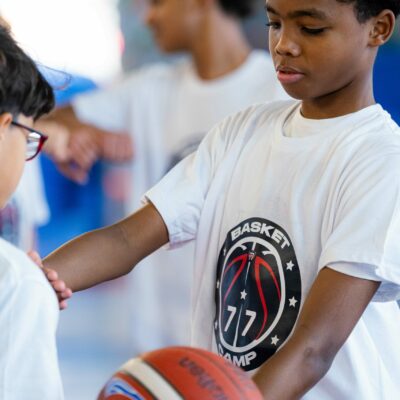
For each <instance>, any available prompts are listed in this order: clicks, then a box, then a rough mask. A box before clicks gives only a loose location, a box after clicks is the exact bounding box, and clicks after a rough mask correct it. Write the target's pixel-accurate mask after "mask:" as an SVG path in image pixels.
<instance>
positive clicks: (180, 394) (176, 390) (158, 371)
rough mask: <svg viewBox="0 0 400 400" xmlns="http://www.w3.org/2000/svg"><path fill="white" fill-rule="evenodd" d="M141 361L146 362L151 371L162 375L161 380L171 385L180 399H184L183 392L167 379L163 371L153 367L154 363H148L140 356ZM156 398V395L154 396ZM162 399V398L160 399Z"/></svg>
mask: <svg viewBox="0 0 400 400" xmlns="http://www.w3.org/2000/svg"><path fill="white" fill-rule="evenodd" d="M141 361H142V362H143V363H144V364H146V365H147V366H148V367H149V368H151V369H152V370H153V371H156V372H157V374H158V375H160V376H162V378H163V380H164V381H165V382H166V383H167V384H168V385H169V386H170V387H171V389H172V390H174V391H175V392H176V393H178V394H179V396H180V397H181V399H184V398H185V397H184V396H183V394H182V393H181V392H180V391H179V390H178V389H177V388H176V387H175V386H174V385H173V384H172V383H171V382H170V380H169V379H167V378H166V377H165V376H164V374H163V372H162V371H161V370H159V369H158V368H157V367H155V366H154V365H152V364H150V363H149V362H147V361H146V360H144V359H143V358H141ZM156 399H157V397H156ZM160 400H162V399H160Z"/></svg>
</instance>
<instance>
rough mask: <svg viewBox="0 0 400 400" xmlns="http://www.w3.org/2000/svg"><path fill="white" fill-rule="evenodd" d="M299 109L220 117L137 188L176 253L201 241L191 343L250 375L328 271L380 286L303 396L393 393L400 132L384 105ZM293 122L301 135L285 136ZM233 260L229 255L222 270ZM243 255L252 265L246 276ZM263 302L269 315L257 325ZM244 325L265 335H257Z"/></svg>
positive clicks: (398, 320) (397, 369) (399, 372)
mask: <svg viewBox="0 0 400 400" xmlns="http://www.w3.org/2000/svg"><path fill="white" fill-rule="evenodd" d="M296 112H299V104H298V103H292V102H277V103H273V104H269V105H259V106H253V107H251V108H249V109H247V110H245V111H243V112H241V113H239V114H237V115H236V116H232V117H229V118H227V119H225V120H224V121H223V122H222V123H220V124H219V125H217V126H216V127H215V128H214V129H213V130H212V131H211V132H210V133H209V134H208V135H207V136H206V138H205V139H204V141H203V142H202V143H201V145H200V147H199V150H198V151H197V152H196V153H195V154H192V155H190V156H189V157H187V158H186V159H185V160H183V161H182V162H181V163H180V164H179V165H178V166H177V167H176V168H174V169H173V170H172V171H171V172H170V173H169V174H168V175H167V176H166V177H165V178H164V179H163V180H162V181H161V182H160V183H159V184H157V185H156V186H155V187H154V188H152V189H151V190H150V191H149V192H148V193H147V194H146V199H147V201H151V202H152V203H153V204H154V205H155V206H156V208H157V209H158V210H159V212H160V213H161V215H162V217H163V219H164V221H165V223H166V225H167V227H168V230H169V235H170V247H171V248H175V247H179V246H181V245H182V244H184V243H185V242H187V241H193V240H194V239H196V252H195V254H196V256H195V260H196V261H195V275H194V295H193V315H192V318H193V319H192V322H193V323H192V344H193V345H194V346H199V347H203V348H206V349H210V350H213V351H218V352H219V353H220V354H223V355H224V356H225V357H226V358H228V359H231V360H232V361H233V362H234V363H236V364H238V365H241V366H242V367H243V368H244V369H246V370H248V371H254V370H255V369H256V368H257V367H259V366H260V365H261V364H262V363H263V362H265V360H267V359H268V357H269V356H270V355H272V354H273V353H274V352H275V351H276V350H277V349H278V348H279V346H280V345H281V344H282V343H284V341H285V340H286V339H287V337H288V336H289V335H290V332H291V331H292V329H293V326H294V324H295V321H296V318H297V316H298V312H299V310H300V308H301V305H302V304H303V303H304V301H305V299H306V297H307V294H308V292H309V290H310V287H311V285H312V284H313V282H314V280H315V279H316V277H317V275H318V273H319V271H320V270H321V269H322V268H323V267H326V266H328V267H330V268H333V269H336V270H338V271H340V272H342V273H345V274H348V275H352V276H355V277H361V278H364V279H370V280H377V281H380V282H382V284H381V287H380V289H379V290H378V293H377V294H376V296H375V298H374V301H373V302H371V303H370V305H369V306H368V307H367V309H366V311H365V313H364V314H363V316H362V317H361V319H360V321H359V323H358V324H357V325H356V327H355V329H354V331H353V332H352V334H351V335H350V337H349V339H348V340H347V341H346V343H345V344H344V346H343V347H342V349H341V350H340V351H339V353H338V355H337V357H336V359H335V361H334V363H333V365H332V367H331V368H330V370H329V372H328V373H327V375H326V376H325V377H324V378H323V380H322V381H321V382H320V383H318V384H317V385H316V387H315V388H313V389H312V390H311V391H310V392H309V393H308V394H307V395H306V396H304V398H305V399H322V398H324V399H328V398H334V399H349V400H350V399H368V400H369V399H371V400H373V399H378V398H379V399H388V400H392V399H395V398H397V397H398V394H399V393H400V349H399V346H397V342H398V337H399V335H400V311H399V308H398V307H397V304H396V302H395V300H396V299H399V298H400V247H399V246H398V243H399V239H400V226H399V223H400V218H399V212H398V208H399V204H400V197H399V188H400V135H399V133H400V129H399V127H398V126H397V125H396V124H395V123H394V122H393V121H392V120H391V118H390V116H389V115H388V114H387V113H386V112H385V111H384V110H383V109H382V108H381V106H380V105H374V106H371V107H367V108H365V109H363V110H361V111H359V112H357V113H353V114H350V115H348V116H345V117H340V118H337V119H336V118H334V119H330V120H307V119H305V118H303V117H302V116H301V115H300V114H299V115H297V116H294V114H295V113H296ZM299 118H300V119H302V120H301V123H300V124H298V126H295V125H291V124H294V122H293V121H296V120H298V119H299ZM296 124H297V123H296ZM300 126H301V129H302V130H303V131H302V132H301V134H300V135H296V134H295V133H293V132H295V131H296V129H297V128H298V127H300ZM316 130H318V132H316ZM287 132H291V134H290V135H288V134H287ZM240 246H241V247H242V248H244V250H240ZM263 246H264V248H263ZM260 248H261V249H262V248H263V249H264V250H265V249H266V250H267V251H265V252H261V250H259V249H260ZM232 254H233V255H235V254H236V255H238V257H237V258H236V259H234V260H233V261H232V262H231V263H230V264H229V265H228V262H227V261H226V260H228V261H231V260H232V258H229V257H231V255H232ZM268 257H269V258H268ZM238 260H239V261H240V260H245V261H246V263H248V264H246V265H248V270H247V271H250V272H248V274H247V276H246V279H244V278H243V280H242V275H241V271H242V270H243V266H244V265H245V263H243V265H242V267H240V265H239V264H238ZM254 260H256V261H254ZM257 260H258V261H257ZM260 260H261V261H260ZM256 262H258V267H259V266H260V265H261V266H262V265H264V266H266V269H267V268H269V271H270V272H269V274H270V275H268V274H264V275H262V273H263V272H260V270H261V269H262V268H260V269H257V268H258V267H257V265H255V264H254V263H256ZM235 263H236V264H235ZM263 263H264V264H263ZM236 265H239V267H240V268H237V269H235V268H236ZM254 265H255V267H254ZM274 265H275V267H274ZM251 268H254V271H256V272H254V273H253V272H252V271H253V269H251ZM274 268H275V269H274ZM229 269H231V270H229ZM232 270H233V271H234V272H235V275H233V274H232V273H231V271H232ZM229 274H231V275H229ZM249 276H252V277H254V285H253V288H254V290H252V291H249V288H251V286H250V285H251V284H253V283H252V282H253V281H252V280H250V278H249ZM260 276H261V278H260ZM268 277H269V278H268ZM271 277H272V278H273V279H271ZM226 281H227V282H228V283H229V286H228V285H227V284H226V283H225V282H226ZM238 282H239V286H238ZM240 285H241V286H240ZM268 285H269V286H268ZM264 287H267V288H268V293H267V296H264V297H263V295H264V292H263V291H264ZM274 290H276V291H277V293H278V295H277V296H275V297H274V293H273V291H274ZM258 295H259V298H260V299H262V300H263V301H264V303H263V302H262V301H259V300H258ZM235 296H236V297H235ZM239 297H240V298H239ZM274 299H278V300H277V301H275V300H274ZM274 301H275V303H274ZM225 306H227V308H225ZM250 306H251V307H252V308H247V309H246V307H250ZM263 307H264V311H265V310H266V309H267V307H270V310H269V315H268V318H267V317H266V312H264V313H263V314H261V315H264V323H263V321H262V318H261V317H260V313H262V312H263ZM239 309H240V314H239V313H237V310H239ZM254 310H256V311H257V312H255V311H254ZM245 311H246V314H245ZM256 316H257V317H256ZM253 317H254V318H253ZM260 319H261V322H260ZM267 321H271V322H267ZM253 326H258V327H260V326H262V328H261V329H260V330H258V328H257V330H256V331H255V332H256V333H255V334H254V332H252V329H253ZM233 328H236V331H235V329H233ZM332 328H333V329H334V327H332ZM231 329H233V332H232V333H231V332H230V330H231ZM242 329H243V333H242V335H240V332H241V330H242Z"/></svg>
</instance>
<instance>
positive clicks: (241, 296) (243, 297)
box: [240, 290, 247, 300]
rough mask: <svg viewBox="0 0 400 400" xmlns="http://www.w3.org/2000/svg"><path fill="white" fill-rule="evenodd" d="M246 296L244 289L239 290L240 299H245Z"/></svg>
mask: <svg viewBox="0 0 400 400" xmlns="http://www.w3.org/2000/svg"><path fill="white" fill-rule="evenodd" d="M246 296H247V293H246V291H245V290H243V292H240V300H246Z"/></svg>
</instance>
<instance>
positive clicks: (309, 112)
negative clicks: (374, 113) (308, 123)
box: [301, 73, 376, 119]
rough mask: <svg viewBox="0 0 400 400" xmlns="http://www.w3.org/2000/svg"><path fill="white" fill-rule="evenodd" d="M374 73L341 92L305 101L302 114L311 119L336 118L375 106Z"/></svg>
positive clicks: (352, 83) (342, 89)
mask: <svg viewBox="0 0 400 400" xmlns="http://www.w3.org/2000/svg"><path fill="white" fill-rule="evenodd" d="M375 103H376V102H375V98H374V94H373V81H372V73H371V74H370V75H369V76H367V77H366V78H364V79H359V80H354V81H352V82H351V83H350V84H348V85H346V86H345V87H343V88H341V89H340V90H338V91H336V92H333V93H330V94H328V95H325V96H321V97H319V98H316V99H310V100H308V99H307V100H303V102H302V107H301V112H302V114H303V116H304V117H306V118H311V119H324V118H335V117H340V116H342V115H346V114H350V113H354V112H357V111H360V110H362V109H363V108H366V107H369V106H371V105H373V104H375Z"/></svg>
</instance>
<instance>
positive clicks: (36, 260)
mask: <svg viewBox="0 0 400 400" xmlns="http://www.w3.org/2000/svg"><path fill="white" fill-rule="evenodd" d="M28 256H29V258H30V259H31V260H32V261H33V262H34V263H35V264H36V265H38V266H39V267H43V264H42V259H41V258H40V256H39V254H38V253H37V252H36V251H34V250H31V251H28Z"/></svg>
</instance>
